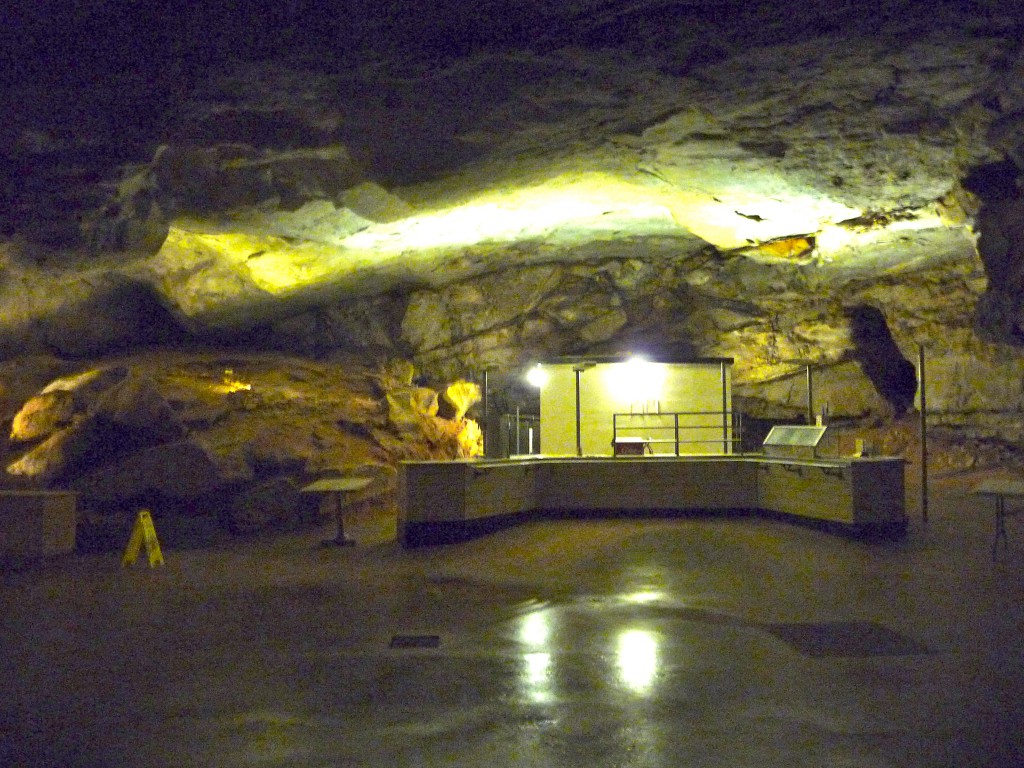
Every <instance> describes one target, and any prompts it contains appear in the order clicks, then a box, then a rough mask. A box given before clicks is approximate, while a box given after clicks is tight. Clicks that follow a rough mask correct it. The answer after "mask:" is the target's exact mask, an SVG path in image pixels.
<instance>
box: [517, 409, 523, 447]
mask: <svg viewBox="0 0 1024 768" xmlns="http://www.w3.org/2000/svg"><path fill="white" fill-rule="evenodd" d="M520 453H522V450H521V448H520V446H519V406H518V405H517V406H516V456H518V455H519V454H520Z"/></svg>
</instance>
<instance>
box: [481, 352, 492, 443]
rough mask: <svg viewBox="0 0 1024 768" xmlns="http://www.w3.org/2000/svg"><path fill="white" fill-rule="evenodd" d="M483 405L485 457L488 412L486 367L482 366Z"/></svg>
mask: <svg viewBox="0 0 1024 768" xmlns="http://www.w3.org/2000/svg"><path fill="white" fill-rule="evenodd" d="M483 407H484V424H483V430H481V431H482V433H483V440H484V457H485V458H486V457H487V432H488V431H489V430H488V429H487V421H488V418H489V416H490V414H489V413H488V411H487V369H486V368H484V391H483Z"/></svg>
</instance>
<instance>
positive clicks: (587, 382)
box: [531, 357, 739, 456]
mask: <svg viewBox="0 0 1024 768" xmlns="http://www.w3.org/2000/svg"><path fill="white" fill-rule="evenodd" d="M732 363H733V361H732V359H731V358H699V359H694V360H687V361H684V362H663V361H654V360H648V359H643V358H638V357H630V358H624V357H616V358H593V357H591V358H586V359H582V358H580V359H571V358H570V359H566V358H562V359H559V360H555V361H552V362H546V363H541V364H539V365H538V366H537V367H536V368H535V369H534V371H532V374H533V375H532V376H531V380H532V381H533V382H534V383H535V384H536V385H537V386H538V387H539V389H540V433H541V434H542V435H543V440H542V444H541V452H542V453H543V454H544V455H547V456H612V455H618V456H622V455H662V456H680V455H717V454H729V453H733V451H734V449H733V446H734V443H735V441H737V440H738V437H739V434H738V433H739V430H738V428H737V423H736V421H735V420H734V416H733V412H732V382H731V378H732Z"/></svg>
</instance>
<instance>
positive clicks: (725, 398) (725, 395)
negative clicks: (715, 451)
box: [719, 360, 729, 453]
mask: <svg viewBox="0 0 1024 768" xmlns="http://www.w3.org/2000/svg"><path fill="white" fill-rule="evenodd" d="M719 365H720V366H721V368H722V453H728V452H729V391H728V381H727V379H726V377H725V361H724V360H723V361H722V362H721V363H719Z"/></svg>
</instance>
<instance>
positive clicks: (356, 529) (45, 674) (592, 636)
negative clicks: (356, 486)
mask: <svg viewBox="0 0 1024 768" xmlns="http://www.w3.org/2000/svg"><path fill="white" fill-rule="evenodd" d="M930 517H931V520H930V522H929V525H928V526H927V528H925V527H923V526H922V525H921V524H920V522H916V520H917V517H916V512H915V513H914V515H913V517H912V519H914V520H915V522H914V523H913V524H912V526H911V531H910V534H909V536H908V537H907V538H906V539H905V540H902V541H898V542H865V541H858V540H851V539H848V538H844V537H840V536H835V535H832V534H829V533H826V532H823V531H820V530H816V529H813V528H808V527H805V526H798V525H791V524H786V523H782V522H778V521H772V520H764V519H759V518H751V517H731V518H717V517H687V518H680V519H667V518H659V519H652V520H636V519H604V520H587V521H583V522H571V521H538V522H533V523H529V524H526V525H522V526H519V527H516V528H509V529H506V530H503V531H500V532H497V533H494V534H492V535H489V536H486V537H483V538H479V539H476V540H473V541H469V542H465V543H462V544H457V545H450V546H444V547H436V548H426V549H419V550H413V551H403V550H401V549H400V548H399V547H398V546H397V545H396V544H395V543H394V542H393V541H389V540H388V538H389V526H388V524H387V521H383V522H382V521H381V520H375V519H357V520H354V521H351V522H350V524H349V525H348V526H347V528H348V532H349V533H350V534H352V535H354V536H355V537H356V538H359V539H361V540H362V543H361V545H360V546H359V547H357V548H354V549H330V548H324V547H321V546H319V542H320V540H321V539H322V538H324V537H325V536H329V535H331V534H332V533H333V531H332V530H331V528H330V527H329V526H328V527H325V528H323V529H320V530H308V531H305V532H301V533H292V534H288V535H280V536H276V537H274V538H267V539H260V540H254V539H249V540H220V541H218V542H215V543H213V544H211V545H209V546H205V547H202V548H175V547H173V546H166V547H165V553H164V554H165V557H166V565H165V566H164V567H163V568H157V569H153V570H150V569H149V568H148V567H146V566H145V565H144V564H142V563H139V564H137V565H136V566H135V567H134V568H131V569H123V568H122V567H121V566H120V562H119V557H118V555H117V554H115V553H105V554H87V555H76V556H73V557H68V558H62V559H58V560H55V561H52V562H49V563H45V564H42V565H39V566H36V567H33V568H29V569H25V570H20V571H7V572H5V573H3V574H2V582H0V583H2V591H0V608H2V610H0V624H2V633H0V690H2V696H0V765H3V766H5V767H6V768H16V767H18V768H20V767H21V766H25V767H31V768H44V767H46V766H61V767H72V766H76V767H77V766H90V767H95V766H122V767H127V766H145V767H146V768H159V767H160V766H175V767H176V768H177V767H180V766H217V767H222V766H223V767H228V766H316V767H317V768H322V767H325V766H384V765H389V766H392V765H393V766H506V765H507V766H533V765H536V766H587V768H597V767H598V766H617V767H620V766H759V767H761V768H766V767H768V766H787V768H794V767H795V766H872V767H874V766H903V767H905V766H973V765H977V766H1004V765H1020V764H1022V762H1024V760H1022V758H1024V664H1022V658H1024V654H1022V651H1024V600H1022V599H1021V598H1022V596H1024V524H1022V523H1021V521H1020V520H1019V519H1018V520H1015V519H1011V520H1010V522H1009V528H1010V530H1009V534H1010V537H1009V538H1010V550H1009V551H1008V552H1007V553H1005V554H1002V553H1001V554H1000V560H999V562H997V563H993V562H992V560H991V553H990V544H991V534H992V528H993V512H992V510H991V509H989V507H988V506H987V505H986V504H985V503H984V502H982V503H978V502H977V501H976V500H975V499H973V498H971V497H969V496H967V495H965V493H964V486H963V484H957V483H949V484H946V485H944V486H941V487H937V488H936V490H935V492H934V493H933V496H932V504H931V516H930ZM157 527H158V532H159V529H160V521H159V520H157Z"/></svg>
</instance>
